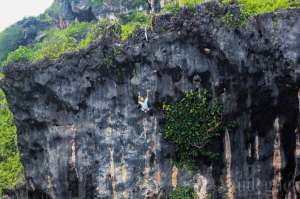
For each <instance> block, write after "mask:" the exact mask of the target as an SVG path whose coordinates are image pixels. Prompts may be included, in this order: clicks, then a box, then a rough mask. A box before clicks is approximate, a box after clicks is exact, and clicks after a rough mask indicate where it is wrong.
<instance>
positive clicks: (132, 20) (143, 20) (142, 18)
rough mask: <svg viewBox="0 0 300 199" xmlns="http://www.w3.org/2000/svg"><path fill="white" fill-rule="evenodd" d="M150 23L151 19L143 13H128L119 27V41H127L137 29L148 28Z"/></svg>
mask: <svg viewBox="0 0 300 199" xmlns="http://www.w3.org/2000/svg"><path fill="white" fill-rule="evenodd" d="M151 22H152V17H151V16H150V15H147V14H145V12H141V11H136V12H132V13H130V14H129V15H128V16H126V17H124V18H123V23H122V25H121V28H122V32H121V39H122V40H123V41H124V40H127V39H128V38H129V37H130V36H131V35H132V33H133V32H134V31H135V30H136V29H137V28H141V29H145V28H150V27H151Z"/></svg>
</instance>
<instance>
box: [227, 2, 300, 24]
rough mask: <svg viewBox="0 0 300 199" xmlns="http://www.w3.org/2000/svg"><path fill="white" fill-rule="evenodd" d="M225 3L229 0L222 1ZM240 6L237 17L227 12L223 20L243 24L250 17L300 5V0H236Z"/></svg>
mask: <svg viewBox="0 0 300 199" xmlns="http://www.w3.org/2000/svg"><path fill="white" fill-rule="evenodd" d="M222 2H223V3H224V4H225V5H226V4H229V2H230V0H223V1H222ZM237 2H238V4H239V5H240V7H241V13H240V16H239V17H236V16H234V15H233V13H231V12H229V13H227V14H226V16H225V17H224V22H225V23H226V24H228V25H234V26H241V25H245V24H246V22H247V21H248V19H250V18H251V17H254V16H257V15H260V14H264V13H270V12H276V11H278V10H282V9H288V8H295V7H300V0H238V1H237Z"/></svg>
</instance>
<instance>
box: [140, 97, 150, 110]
mask: <svg viewBox="0 0 300 199" xmlns="http://www.w3.org/2000/svg"><path fill="white" fill-rule="evenodd" d="M139 104H140V105H141V110H142V111H143V112H148V111H149V106H148V97H146V99H145V101H144V102H139Z"/></svg>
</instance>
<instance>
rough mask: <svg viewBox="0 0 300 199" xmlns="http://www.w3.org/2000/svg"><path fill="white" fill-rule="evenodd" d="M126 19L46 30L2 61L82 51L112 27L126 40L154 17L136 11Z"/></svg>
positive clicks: (57, 55) (148, 24) (77, 24)
mask: <svg viewBox="0 0 300 199" xmlns="http://www.w3.org/2000/svg"><path fill="white" fill-rule="evenodd" d="M122 20H123V21H120V20H109V19H103V20H101V21H98V22H91V23H88V22H74V23H72V24H71V25H69V26H68V27H67V28H66V29H63V30H61V29H58V28H52V29H50V30H48V31H47V32H46V36H45V38H44V40H43V41H42V42H40V43H36V44H35V45H34V46H33V47H30V46H26V47H25V46H20V47H19V48H18V49H17V50H15V51H13V52H11V53H9V54H8V56H7V57H6V59H5V60H3V61H2V62H1V63H0V65H2V66H3V65H7V64H10V63H14V62H17V61H31V62H34V63H35V62H37V61H40V60H42V59H44V58H45V57H48V58H49V59H56V58H58V57H60V56H61V55H62V54H63V53H66V52H74V51H78V50H80V49H82V48H86V47H88V46H89V45H90V44H91V43H92V42H93V41H95V40H96V39H98V38H99V37H100V36H101V35H103V34H104V33H105V32H106V31H107V30H108V29H110V31H113V32H114V33H116V34H117V35H120V38H121V39H122V40H126V39H128V38H129V37H130V36H131V35H132V33H133V32H134V31H135V30H136V28H149V27H150V24H151V17H150V16H148V15H146V14H145V13H144V12H141V11H139V12H132V13H130V14H129V15H128V16H126V17H123V19H122Z"/></svg>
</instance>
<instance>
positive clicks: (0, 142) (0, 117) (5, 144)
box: [0, 90, 23, 196]
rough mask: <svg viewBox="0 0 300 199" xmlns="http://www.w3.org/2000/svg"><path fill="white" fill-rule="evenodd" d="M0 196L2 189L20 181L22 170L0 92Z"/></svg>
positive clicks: (3, 99)
mask: <svg viewBox="0 0 300 199" xmlns="http://www.w3.org/2000/svg"><path fill="white" fill-rule="evenodd" d="M0 121H1V122H0V134H1V136H0V196H1V195H2V192H3V189H5V188H10V187H13V186H15V185H16V184H17V183H18V182H20V180H22V176H23V175H22V174H23V172H22V171H23V169H22V166H21V163H20V159H19V152H18V148H17V137H16V127H15V125H14V124H13V115H12V113H11V112H10V111H9V109H8V105H7V101H6V99H5V94H4V92H3V91H2V90H0Z"/></svg>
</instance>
